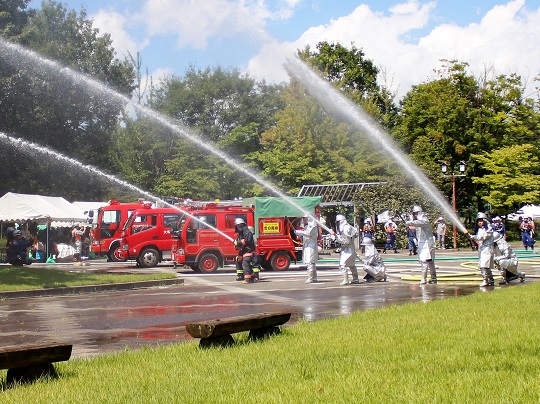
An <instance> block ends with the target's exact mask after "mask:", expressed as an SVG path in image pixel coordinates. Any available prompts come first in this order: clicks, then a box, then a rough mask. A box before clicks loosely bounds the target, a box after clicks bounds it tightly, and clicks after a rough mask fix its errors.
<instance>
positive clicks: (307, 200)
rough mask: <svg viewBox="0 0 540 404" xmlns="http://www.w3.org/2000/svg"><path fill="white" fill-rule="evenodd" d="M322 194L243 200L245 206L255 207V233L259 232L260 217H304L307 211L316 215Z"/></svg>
mask: <svg viewBox="0 0 540 404" xmlns="http://www.w3.org/2000/svg"><path fill="white" fill-rule="evenodd" d="M320 203H321V197H320V196H302V197H291V198H288V199H285V198H276V197H254V198H246V199H244V200H243V201H242V204H243V206H245V207H248V206H252V207H254V208H255V234H259V229H258V227H259V219H260V218H264V217H303V216H305V215H306V212H307V213H309V214H310V215H312V216H314V215H315V209H316V208H317V207H318V206H319V205H320Z"/></svg>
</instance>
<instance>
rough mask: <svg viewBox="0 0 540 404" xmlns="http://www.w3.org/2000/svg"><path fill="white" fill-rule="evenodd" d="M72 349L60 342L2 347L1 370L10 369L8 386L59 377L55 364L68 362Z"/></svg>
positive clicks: (7, 380)
mask: <svg viewBox="0 0 540 404" xmlns="http://www.w3.org/2000/svg"><path fill="white" fill-rule="evenodd" d="M72 348H73V345H68V344H65V343H58V342H50V343H42V344H24V345H19V346H8V347H0V369H8V372H7V377H6V383H7V385H8V386H10V385H13V384H14V383H30V382H33V381H34V380H37V379H39V378H40V377H42V376H48V377H57V374H56V370H55V368H54V365H53V362H61V361H67V360H68V359H69V358H70V356H71V350H72Z"/></svg>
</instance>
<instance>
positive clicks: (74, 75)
mask: <svg viewBox="0 0 540 404" xmlns="http://www.w3.org/2000/svg"><path fill="white" fill-rule="evenodd" d="M0 47H2V48H3V49H4V50H6V51H7V52H12V53H14V54H15V55H17V56H18V57H15V58H12V59H13V60H14V61H17V62H18V61H20V58H21V57H22V58H24V59H25V60H30V61H33V62H34V63H36V64H41V65H45V66H46V67H47V70H48V71H49V72H50V73H51V74H54V75H58V74H62V75H63V76H65V77H68V78H70V79H71V80H73V81H74V82H77V83H82V84H84V85H85V86H86V87H87V88H88V89H90V90H93V91H95V92H98V93H100V94H106V95H108V96H110V97H112V98H114V99H115V100H117V101H119V102H122V103H125V104H129V105H131V106H132V107H133V108H134V109H136V110H137V111H139V112H141V113H142V114H144V115H145V116H148V117H150V118H152V119H154V120H155V121H157V122H158V123H160V124H161V125H163V126H164V127H166V128H168V129H170V130H171V131H172V132H173V133H175V134H176V135H180V136H181V137H183V138H185V139H187V140H189V141H190V142H192V143H194V144H195V145H196V146H198V147H200V148H201V149H204V150H207V151H209V152H210V153H212V154H214V155H215V156H217V157H219V158H220V159H222V160H223V161H225V163H227V164H228V165H229V166H231V167H232V168H233V169H235V170H238V171H241V172H243V173H244V174H246V175H247V176H249V177H251V178H252V179H254V180H255V181H256V182H258V183H259V184H261V185H262V186H263V187H265V188H266V189H268V190H270V191H271V192H272V193H273V194H274V195H276V196H279V197H280V198H283V199H284V200H286V201H287V203H289V204H290V205H291V206H294V207H295V208H296V209H298V210H299V211H301V212H302V214H303V216H306V217H310V218H312V219H313V220H315V221H316V222H317V224H318V225H319V226H321V227H322V228H323V229H325V230H326V231H327V232H331V231H332V230H331V229H330V228H328V227H327V226H326V225H325V224H324V223H322V222H321V221H320V220H318V219H317V218H316V217H314V216H313V215H312V214H311V213H310V212H308V211H307V210H305V209H304V208H302V207H301V206H300V205H298V204H297V203H296V202H294V201H293V200H292V199H291V198H290V197H289V196H287V195H285V194H284V193H283V192H281V191H280V190H279V189H278V188H277V187H275V186H274V185H273V184H272V183H270V182H269V181H265V180H264V179H262V178H261V177H260V176H258V175H256V174H255V173H254V172H252V171H251V170H249V169H247V168H246V167H245V166H243V165H242V164H240V163H239V162H237V161H236V160H235V159H234V158H233V157H231V156H229V155H228V154H226V153H224V152H223V151H221V150H219V149H217V148H216V147H214V146H213V145H211V144H210V143H208V142H206V141H204V140H203V139H201V138H199V137H198V136H197V135H196V134H195V133H194V132H192V131H190V130H189V129H188V128H186V127H183V126H180V125H179V124H178V123H175V122H173V121H172V120H171V119H169V118H167V117H165V116H164V115H162V114H159V113H158V112H156V111H154V110H152V109H150V108H148V107H145V106H143V105H140V104H138V103H136V102H134V101H133V100H131V99H130V98H128V97H126V96H125V95H122V94H120V93H118V92H116V91H114V90H113V89H111V88H110V87H108V86H106V85H105V84H103V83H101V82H99V81H97V80H95V79H93V78H90V77H88V76H86V75H84V74H82V73H79V72H76V71H74V70H73V69H70V68H68V67H64V66H62V65H60V64H59V63H57V62H54V61H52V60H50V59H47V58H45V57H43V56H40V55H38V54H37V53H36V52H33V51H31V50H28V49H26V48H24V47H22V46H20V45H17V44H14V43H10V42H7V41H5V40H4V39H0Z"/></svg>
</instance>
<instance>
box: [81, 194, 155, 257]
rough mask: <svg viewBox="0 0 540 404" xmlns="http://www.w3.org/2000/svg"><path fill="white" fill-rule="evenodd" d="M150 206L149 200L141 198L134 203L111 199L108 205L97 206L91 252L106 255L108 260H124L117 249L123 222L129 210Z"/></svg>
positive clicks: (129, 213) (126, 218)
mask: <svg viewBox="0 0 540 404" xmlns="http://www.w3.org/2000/svg"><path fill="white" fill-rule="evenodd" d="M151 206H152V204H151V203H150V202H145V201H143V200H139V201H138V202H136V203H120V202H118V201H117V200H111V201H109V204H108V205H106V206H102V207H101V208H99V209H98V211H97V219H96V220H95V221H94V225H93V229H92V246H91V250H92V252H93V253H94V254H99V255H107V256H108V258H109V261H124V258H123V256H122V254H120V251H119V248H120V236H121V233H122V229H123V227H124V224H125V223H126V221H127V220H128V218H129V215H131V212H133V211H134V210H136V209H141V208H143V207H147V208H150V207H151Z"/></svg>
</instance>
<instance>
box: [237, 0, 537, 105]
mask: <svg viewBox="0 0 540 404" xmlns="http://www.w3.org/2000/svg"><path fill="white" fill-rule="evenodd" d="M435 7H436V3H435V2H431V3H419V2H418V1H415V0H413V1H407V2H405V3H402V4H398V5H396V6H394V7H392V8H390V9H389V12H388V13H385V14H383V13H376V12H373V11H372V10H371V9H370V8H369V6H367V5H360V6H359V7H357V8H356V9H355V10H354V11H353V12H352V13H351V14H349V15H347V16H344V17H340V18H338V19H336V20H332V21H330V22H329V23H328V24H326V25H321V26H316V27H312V28H310V29H308V30H307V31H305V32H304V34H303V35H302V36H301V37H300V38H299V39H298V40H297V41H295V42H294V43H292V44H291V43H286V44H282V46H283V47H284V48H285V49H290V50H291V51H292V50H293V49H298V48H304V47H305V45H307V44H309V45H310V46H311V47H314V45H316V44H317V43H318V42H320V41H329V42H339V43H341V44H342V45H344V46H350V45H351V43H354V45H355V46H356V47H357V48H362V49H363V50H364V52H365V54H366V57H367V58H368V59H371V60H373V61H374V63H375V64H376V65H378V66H381V67H382V68H383V69H385V70H388V71H389V73H390V75H391V76H393V77H394V84H395V86H394V88H393V89H394V90H397V91H398V96H399V97H401V96H403V95H404V94H405V93H406V92H407V91H409V89H410V87H411V86H412V85H414V84H420V83H422V82H424V81H426V80H427V79H428V78H430V77H432V72H433V69H436V68H438V67H440V59H454V58H456V59H458V60H459V61H462V62H468V63H469V64H470V67H471V69H472V71H473V73H474V74H480V73H481V72H482V71H483V69H484V68H485V66H493V67H495V69H496V70H497V73H498V74H508V73H514V72H517V73H520V74H521V75H522V76H523V78H524V79H531V78H532V77H534V76H535V75H536V74H538V73H540V47H539V46H538V44H540V30H539V28H538V27H540V7H539V8H537V9H536V10H530V9H527V8H526V7H525V0H514V1H509V2H508V3H507V4H504V5H499V6H496V7H494V8H493V9H491V10H490V11H489V12H488V13H486V15H485V16H484V17H483V18H482V19H481V21H480V22H479V23H474V24H470V25H467V26H458V25H450V24H443V25H439V26H437V27H435V28H434V29H433V30H431V31H430V32H429V33H427V34H426V35H425V36H423V37H422V38H420V39H419V41H418V42H417V43H411V42H410V41H409V42H408V41H406V39H407V38H408V35H411V31H412V30H416V29H422V28H425V27H426V26H427V24H428V23H429V22H430V19H431V18H433V17H432V13H433V11H434V10H435ZM276 49H280V46H279V45H277V44H275V43H274V44H272V45H271V46H270V45H266V46H265V47H264V48H263V49H262V50H261V52H259V54H258V55H257V56H256V57H254V58H253V59H252V60H251V61H250V62H249V67H248V71H249V73H250V74H251V75H253V76H254V77H257V78H262V77H265V78H266V79H267V80H275V81H282V80H285V79H286V76H285V73H284V70H283V68H282V67H281V60H282V59H280V58H281V57H282V53H281V54H280V52H276V51H275V50H276ZM531 76H532V77H531Z"/></svg>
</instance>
